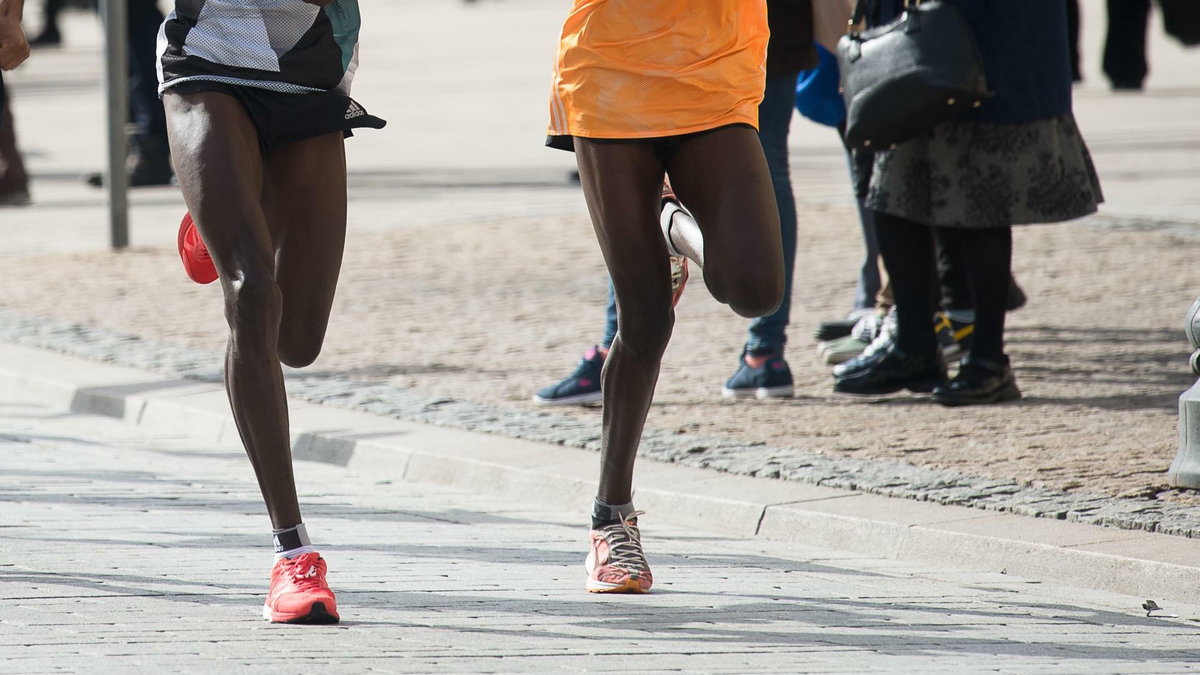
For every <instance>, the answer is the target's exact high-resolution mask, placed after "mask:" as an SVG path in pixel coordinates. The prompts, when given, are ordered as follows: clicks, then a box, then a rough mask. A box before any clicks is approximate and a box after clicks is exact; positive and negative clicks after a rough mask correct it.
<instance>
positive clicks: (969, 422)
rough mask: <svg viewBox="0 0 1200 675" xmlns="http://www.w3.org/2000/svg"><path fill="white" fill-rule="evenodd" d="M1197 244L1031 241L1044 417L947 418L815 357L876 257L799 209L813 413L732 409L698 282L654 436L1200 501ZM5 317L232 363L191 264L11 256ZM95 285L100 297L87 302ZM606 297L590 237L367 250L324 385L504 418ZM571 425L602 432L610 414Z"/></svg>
mask: <svg viewBox="0 0 1200 675" xmlns="http://www.w3.org/2000/svg"><path fill="white" fill-rule="evenodd" d="M1194 249H1195V242H1194V241H1192V240H1186V239H1180V238H1179V236H1177V235H1174V234H1172V233H1170V232H1167V231H1162V230H1140V231H1139V230H1137V229H1133V228H1116V227H1113V226H1110V225H1104V224H1101V223H1098V222H1095V221H1083V222H1078V223H1072V224H1063V225H1055V226H1038V227H1029V228H1019V229H1018V231H1017V235H1016V253H1015V263H1014V267H1015V271H1016V274H1017V276H1018V278H1019V279H1020V282H1021V283H1022V285H1023V286H1024V288H1025V289H1026V291H1027V293H1028V294H1029V296H1030V301H1029V304H1028V306H1027V307H1025V308H1024V309H1022V310H1020V311H1019V312H1015V313H1013V314H1012V315H1010V327H1009V352H1010V354H1011V356H1012V358H1013V361H1014V364H1015V367H1016V372H1017V378H1018V382H1019V384H1020V385H1021V387H1022V389H1023V390H1024V392H1025V396H1026V398H1025V400H1023V401H1021V402H1018V403H1014V404H1007V405H1001V406H990V407H977V408H965V409H946V408H942V407H940V406H937V405H936V404H932V403H931V402H930V401H929V400H928V399H922V398H918V397H914V396H910V395H897V396H893V397H888V398H882V399H855V398H847V397H842V396H838V395H834V394H833V393H832V390H831V378H830V375H829V369H828V367H826V366H824V365H822V364H820V363H819V362H818V361H817V358H816V351H815V349H814V347H815V344H814V342H813V341H812V339H811V338H810V335H811V333H812V330H813V328H814V327H815V325H816V323H817V322H818V321H820V320H822V319H827V318H832V317H835V316H838V315H840V314H842V313H843V312H844V311H845V310H847V309H848V306H849V302H850V298H851V294H852V282H853V279H854V269H855V266H856V265H857V262H858V256H859V255H860V244H859V242H858V235H857V227H856V224H855V221H854V218H853V214H852V213H851V212H850V210H849V209H848V208H846V207H844V206H840V205H832V206H831V205H824V206H822V205H804V204H802V205H801V235H800V251H799V254H798V260H797V270H796V288H795V292H794V305H793V308H794V309H793V317H792V330H791V333H792V335H791V339H792V344H791V346H790V351H789V354H788V357H789V362H790V364H791V367H792V370H793V372H794V374H795V376H796V381H797V382H796V384H797V396H796V398H794V399H791V400H784V401H771V402H758V401H752V402H727V401H723V400H722V399H721V397H720V387H721V384H722V383H723V381H724V380H725V378H726V377H728V375H729V374H730V373H732V371H733V369H734V367H735V365H736V359H737V356H738V353H739V351H740V348H741V344H742V341H743V339H744V330H745V325H746V322H745V321H744V320H742V319H739V318H738V317H736V316H734V315H733V314H732V312H730V311H729V310H728V309H727V308H725V307H723V306H721V305H719V304H718V303H716V302H715V301H713V300H712V298H711V297H709V296H708V294H707V293H706V292H705V290H704V288H703V285H702V284H701V283H698V282H697V281H698V279H699V277H698V276H694V277H693V283H692V285H690V286H689V288H688V291H687V293H686V294H685V296H684V298H683V300H682V302H681V303H680V306H679V308H678V312H677V316H678V320H677V324H676V330H675V335H674V338H673V340H672V343H671V346H670V349H669V351H668V353H667V356H666V360H665V362H664V366H663V370H662V375H661V379H660V382H659V387H658V391H657V395H656V398H655V404H654V407H653V409H652V411H651V413H650V418H649V421H648V426H650V427H654V428H659V429H666V430H672V431H674V432H675V433H679V434H705V435H719V436H725V437H731V438H737V439H741V440H743V441H749V442H762V443H767V444H772V445H779V446H783V447H791V448H798V449H802V450H805V451H812V452H819V453H825V454H829V455H842V456H851V457H857V458H875V457H886V458H892V459H900V460H904V461H908V462H911V463H915V464H920V465H927V466H935V467H941V468H950V469H955V470H958V471H961V472H965V473H970V474H975V475H983V476H993V477H1002V478H1012V479H1018V480H1021V481H1026V482H1028V483H1030V484H1035V485H1042V486H1051V487H1055V488H1060V489H1065V490H1070V491H1081V492H1088V493H1098V494H1107V495H1121V496H1131V497H1144V498H1155V497H1157V498H1158V499H1165V500H1172V501H1189V502H1190V501H1195V500H1194V499H1193V498H1192V496H1191V494H1190V493H1187V492H1183V493H1181V492H1177V491H1173V490H1169V489H1168V488H1167V486H1166V470H1167V467H1168V465H1169V464H1170V461H1171V458H1172V457H1173V456H1174V453H1175V447H1176V440H1177V436H1176V434H1177V431H1176V424H1177V412H1176V399H1177V397H1178V396H1179V394H1180V393H1181V392H1182V391H1183V390H1184V389H1186V388H1187V387H1188V386H1190V385H1191V383H1192V382H1193V381H1194V378H1193V377H1192V376H1191V374H1190V371H1189V369H1188V365H1187V357H1188V345H1187V342H1186V340H1185V338H1184V336H1183V332H1182V322H1183V316H1184V313H1185V312H1186V310H1187V308H1188V306H1189V304H1190V303H1191V301H1192V299H1193V297H1194V295H1195V292H1196V289H1195V288H1194V287H1193V285H1192V284H1191V283H1189V280H1188V279H1187V278H1186V277H1185V275H1182V274H1175V273H1168V272H1166V271H1167V270H1183V269H1188V268H1189V266H1190V264H1191V263H1192V259H1193V257H1194V253H1193V252H1194ZM0 282H3V288H5V295H4V296H3V297H2V298H0V306H2V307H5V308H8V309H12V310H16V311H19V312H22V313H24V314H27V315H36V316H48V317H54V318H60V319H70V320H74V321H79V322H82V323H85V324H88V325H93V326H99V327H103V328H108V329H112V330H116V331H124V332H129V333H135V334H138V335H141V336H145V337H153V338H157V339H162V340H165V341H169V342H172V343H178V344H182V345H186V346H189V347H193V348H198V349H206V350H210V351H218V350H221V349H222V347H223V342H224V335H225V325H224V321H223V318H222V313H221V301H220V295H219V291H218V289H217V288H216V286H215V285H214V286H207V287H200V286H196V285H194V284H192V283H190V282H189V281H187V280H186V278H184V276H183V275H182V273H181V270H180V266H179V263H178V260H177V259H176V254H175V252H174V250H169V249H163V248H153V249H152V248H141V249H134V250H131V251H128V252H125V253H122V254H116V255H114V254H109V253H80V254H61V253H60V254H40V255H32V256H22V257H17V256H5V257H4V260H3V269H2V271H0ZM81 282H84V283H86V285H87V287H88V288H87V292H85V293H84V292H79V285H80V283H81ZM604 284H605V276H604V269H603V265H602V262H601V260H600V256H599V253H598V250H597V248H596V244H595V242H594V240H593V237H592V234H591V229H590V225H589V224H588V223H587V222H586V220H585V219H584V218H583V217H581V216H579V215H572V216H570V217H566V218H554V219H548V218H541V219H512V220H495V219H492V220H487V221H481V222H478V223H476V224H462V225H454V226H445V225H442V226H420V225H412V226H406V227H403V228H396V229H392V230H390V231H383V232H380V231H360V232H352V235H351V238H350V241H349V244H348V249H347V253H346V258H345V266H344V274H343V280H342V283H341V286H340V289H339V295H338V300H337V303H336V307H335V309H334V316H333V320H332V323H331V325H330V329H329V334H328V339H327V342H326V349H325V352H324V354H323V355H322V357H321V358H320V359H319V360H318V362H317V363H316V364H314V366H312V368H313V369H314V370H319V371H329V372H334V373H337V374H340V375H344V376H349V377H354V378H359V379H363V380H372V381H388V382H391V383H393V384H396V385H400V386H404V387H411V388H414V389H416V390H419V391H421V392H425V393H428V394H435V395H441V396H448V397H455V398H462V399H468V400H472V401H477V402H482V403H488V404H492V405H496V406H499V407H511V408H530V407H533V404H532V403H531V402H530V396H531V394H532V392H533V391H534V390H535V389H537V388H538V387H540V386H542V385H545V384H547V383H550V382H552V381H555V380H557V379H558V378H560V377H562V376H564V375H566V374H567V373H569V372H570V371H571V369H572V368H573V367H574V365H575V362H576V359H577V358H578V357H579V355H580V354H581V353H582V351H583V350H584V349H585V348H586V347H587V346H588V345H590V344H591V343H592V342H594V341H596V340H597V339H598V338H599V336H600V331H601V327H602V319H603V303H604ZM563 412H565V413H567V414H572V415H578V416H581V417H584V418H587V419H592V420H594V421H595V422H596V424H597V427H598V426H599V421H600V414H599V409H598V408H566V409H563Z"/></svg>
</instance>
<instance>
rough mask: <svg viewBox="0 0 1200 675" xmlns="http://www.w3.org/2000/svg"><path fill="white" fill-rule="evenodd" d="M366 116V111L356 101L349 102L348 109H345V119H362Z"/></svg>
mask: <svg viewBox="0 0 1200 675" xmlns="http://www.w3.org/2000/svg"><path fill="white" fill-rule="evenodd" d="M366 114H367V111H366V110H364V109H363V107H362V106H361V105H359V104H358V101H350V107H349V108H347V109H346V119H348V120H352V119H354V118H355V117H362V116H363V115H366Z"/></svg>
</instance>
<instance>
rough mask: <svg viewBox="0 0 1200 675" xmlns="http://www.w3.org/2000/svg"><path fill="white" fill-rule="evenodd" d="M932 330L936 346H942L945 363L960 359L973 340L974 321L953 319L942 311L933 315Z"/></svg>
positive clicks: (969, 348) (968, 349)
mask: <svg viewBox="0 0 1200 675" xmlns="http://www.w3.org/2000/svg"><path fill="white" fill-rule="evenodd" d="M933 332H934V333H935V334H936V335H937V341H938V346H939V347H941V348H942V357H943V358H945V359H946V363H954V362H955V361H959V360H961V359H962V358H963V356H965V355H966V353H967V352H969V351H970V350H971V344H972V343H973V342H974V341H975V324H974V323H972V322H967V321H955V320H954V319H951V318H950V317H948V316H946V315H945V314H943V313H942V312H937V313H936V314H934V315H933Z"/></svg>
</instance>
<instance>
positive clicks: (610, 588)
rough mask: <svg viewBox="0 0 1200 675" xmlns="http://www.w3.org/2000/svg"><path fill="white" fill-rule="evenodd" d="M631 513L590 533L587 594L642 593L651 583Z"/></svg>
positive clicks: (636, 513)
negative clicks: (590, 545)
mask: <svg viewBox="0 0 1200 675" xmlns="http://www.w3.org/2000/svg"><path fill="white" fill-rule="evenodd" d="M643 513H645V511H634V512H633V513H631V514H629V515H628V516H627V517H626V518H625V519H624V520H622V521H621V522H619V523H613V524H612V525H605V526H604V527H602V528H600V529H598V530H592V532H591V536H592V547H591V550H590V551H588V556H587V561H586V562H584V568H585V569H587V574H588V579H587V590H588V592H589V593H646V592H648V591H649V590H650V586H651V585H652V584H653V583H654V577H653V576H652V575H651V574H650V564H649V563H647V562H646V554H645V553H643V552H642V535H641V533H640V532H638V527H637V517H638V516H640V515H642V514H643Z"/></svg>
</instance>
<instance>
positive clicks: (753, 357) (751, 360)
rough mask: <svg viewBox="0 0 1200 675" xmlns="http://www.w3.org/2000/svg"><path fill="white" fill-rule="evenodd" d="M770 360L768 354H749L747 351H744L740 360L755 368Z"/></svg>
mask: <svg viewBox="0 0 1200 675" xmlns="http://www.w3.org/2000/svg"><path fill="white" fill-rule="evenodd" d="M770 360H771V355H770V354H751V353H749V352H746V354H744V355H743V356H742V361H743V362H745V364H746V365H747V366H749V367H751V368H753V369H755V370H758V369H759V368H762V367H763V366H765V365H767V361H770Z"/></svg>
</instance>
